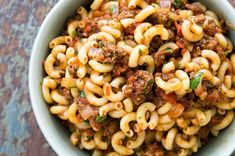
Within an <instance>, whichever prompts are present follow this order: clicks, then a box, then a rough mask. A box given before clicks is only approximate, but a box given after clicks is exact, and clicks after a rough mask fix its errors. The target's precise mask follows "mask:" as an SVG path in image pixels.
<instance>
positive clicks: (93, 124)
mask: <svg viewBox="0 0 235 156" xmlns="http://www.w3.org/2000/svg"><path fill="white" fill-rule="evenodd" d="M95 119H96V118H95V117H92V118H90V119H89V124H90V126H91V128H92V129H93V130H94V131H96V132H97V131H99V130H100V129H101V127H102V124H101V123H97V122H96V121H95Z"/></svg>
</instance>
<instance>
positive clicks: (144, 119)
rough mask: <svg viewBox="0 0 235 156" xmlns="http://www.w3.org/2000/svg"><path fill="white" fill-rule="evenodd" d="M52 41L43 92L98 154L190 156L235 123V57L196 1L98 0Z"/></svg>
mask: <svg viewBox="0 0 235 156" xmlns="http://www.w3.org/2000/svg"><path fill="white" fill-rule="evenodd" d="M65 28H66V29H65V30H64V31H63V33H61V36H58V37H56V38H54V39H53V40H52V41H51V42H50V43H49V48H50V53H49V54H48V56H47V58H46V59H45V61H44V69H45V72H46V75H45V77H44V78H43V80H42V94H43V97H44V99H45V101H46V102H47V103H48V104H49V106H50V112H51V113H52V114H54V115H56V116H58V117H59V118H60V119H61V121H62V123H63V124H64V125H65V126H67V127H68V129H69V130H70V131H71V136H70V140H71V143H72V144H73V145H74V146H76V147H78V148H80V149H84V150H90V151H91V152H92V155H93V156H122V155H138V156H164V155H166V156H188V155H192V154H193V153H194V152H197V151H198V150H199V148H200V147H202V146H205V145H206V144H207V142H208V140H209V138H210V137H212V136H218V135H219V133H220V131H221V130H222V129H224V128H226V127H228V126H229V125H230V124H231V122H232V121H233V119H234V111H233V109H234V108H235V85H234V84H235V54H234V53H233V44H232V42H231V41H230V39H229V38H228V37H227V36H226V35H225V34H226V33H228V27H227V26H226V24H225V21H224V20H223V19H221V18H219V17H218V16H217V15H216V13H214V12H213V11H211V10H208V9H207V8H206V7H205V6H204V5H203V4H201V3H199V2H194V3H189V2H188V1H187V0H112V1H110V0H94V1H93V3H92V4H91V6H90V10H88V9H85V8H84V7H82V6H81V7H79V8H78V9H77V14H76V16H74V17H70V18H68V21H67V24H66V26H65Z"/></svg>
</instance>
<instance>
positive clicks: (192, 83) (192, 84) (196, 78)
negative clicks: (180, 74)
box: [190, 72, 203, 89]
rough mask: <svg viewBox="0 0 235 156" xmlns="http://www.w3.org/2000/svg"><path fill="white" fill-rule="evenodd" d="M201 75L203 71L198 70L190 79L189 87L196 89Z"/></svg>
mask: <svg viewBox="0 0 235 156" xmlns="http://www.w3.org/2000/svg"><path fill="white" fill-rule="evenodd" d="M202 75H203V72H199V73H198V74H197V75H195V76H194V78H193V79H192V80H191V81H190V87H191V88H192V89H196V88H197V86H198V84H199V83H200V81H201V78H202Z"/></svg>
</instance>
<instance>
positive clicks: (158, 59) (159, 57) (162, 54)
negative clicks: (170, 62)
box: [154, 49, 174, 69]
mask: <svg viewBox="0 0 235 156" xmlns="http://www.w3.org/2000/svg"><path fill="white" fill-rule="evenodd" d="M171 53H172V51H169V50H167V49H166V50H162V51H158V52H156V53H155V54H154V62H155V65H156V69H161V68H160V67H161V66H162V65H163V64H164V62H165V60H166V57H167V56H169V55H170V54H171ZM173 53H174V52H173Z"/></svg>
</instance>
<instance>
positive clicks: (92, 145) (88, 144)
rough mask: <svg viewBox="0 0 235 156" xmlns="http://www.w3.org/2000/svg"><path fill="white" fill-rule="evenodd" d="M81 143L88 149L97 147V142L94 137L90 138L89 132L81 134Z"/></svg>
mask: <svg viewBox="0 0 235 156" xmlns="http://www.w3.org/2000/svg"><path fill="white" fill-rule="evenodd" d="M81 144H82V147H84V148H85V149H87V150H92V149H94V148H95V146H96V144H95V141H94V140H93V139H91V140H89V139H88V135H87V132H83V133H82V136H81Z"/></svg>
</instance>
